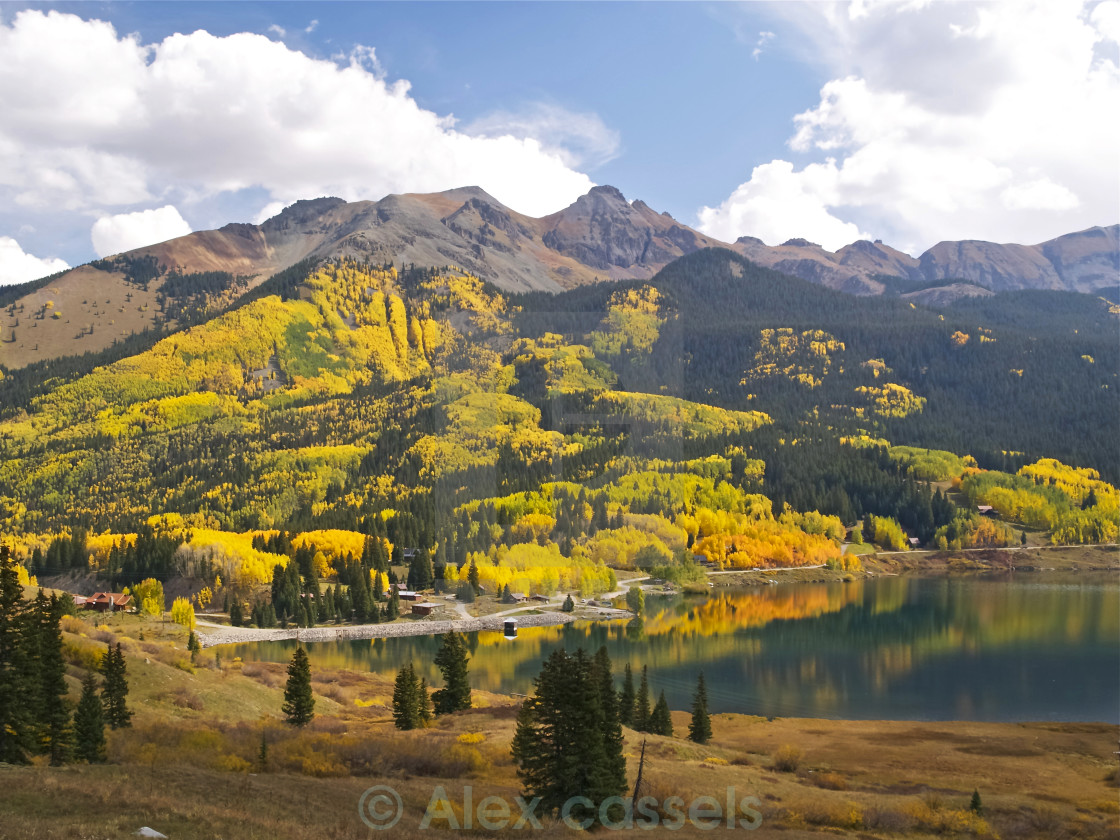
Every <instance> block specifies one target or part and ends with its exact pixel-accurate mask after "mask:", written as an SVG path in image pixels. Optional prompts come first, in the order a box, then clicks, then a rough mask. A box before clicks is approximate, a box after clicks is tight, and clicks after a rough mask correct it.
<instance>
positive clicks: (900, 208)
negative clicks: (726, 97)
mask: <svg viewBox="0 0 1120 840" xmlns="http://www.w3.org/2000/svg"><path fill="white" fill-rule="evenodd" d="M777 8H778V13H779V14H781V15H783V16H784V17H786V18H787V19H790V20H793V22H794V23H796V24H798V25H799V26H800V27H801V29H802V32H803V34H804V35H805V37H806V38H808V39H809V40H810V41H812V42H813V43H814V44H816V45H817V46H818V47H819V49H820V54H821V55H823V56H824V57H825V60H826V61H827V62H828V63H829V65H830V67H831V68H832V69H833V70H834V71H835V72H836V74H837V75H836V76H835V77H834V78H833V79H832V80H831V81H829V82H828V83H827V84H825V85H824V86H823V88H822V89H821V94H820V101H819V103H818V104H817V105H816V106H815V107H814V108H812V109H810V110H808V111H805V112H804V113H801V114H798V115H797V116H796V117H795V118H794V131H793V134H792V136H791V138H790V147H791V149H792V150H793V151H794V152H797V153H800V154H802V155H805V156H807V157H809V158H810V159H811V158H817V160H816V161H813V162H810V163H807V164H804V165H802V166H801V167H800V168H798V167H795V166H793V165H791V164H789V163H786V162H785V161H781V160H775V161H773V162H772V163H770V164H766V165H763V166H759V167H756V168H755V169H754V172H753V174H752V176H751V178H750V180H749V181H747V182H745V183H743V184H742V185H740V186H739V187H738V188H737V189H736V190H735V191H734V192H733V194H732V195H731V196H729V197H728V198H727V199H726V200H725V201H723V202H722V203H720V204H719V205H717V206H716V207H705V208H703V209H702V210H701V211H700V214H699V218H700V224H701V229H702V230H704V231H705V232H706V233H711V234H712V235H715V236H720V237H722V238H724V239H728V238H732V239H733V238H734V237H735V236H739V235H743V234H748V235H754V236H759V237H760V238H762V239H764V240H766V241H768V242H771V241H772V240H775V239H776V240H781V239H785V238H789V237H793V236H801V237H805V238H807V239H811V240H813V241H819V242H821V243H822V244H825V243H826V242H833V243H836V240H837V237H838V236H839V235H841V234H843V233H844V232H845V231H850V230H852V229H853V227H855V226H858V227H859V228H861V229H865V230H867V231H868V232H869V234H870V235H873V236H875V237H877V238H882V239H884V240H886V241H888V242H890V243H892V244H895V245H896V246H898V247H901V248H904V249H906V250H909V251H911V252H913V253H917V252H920V251H922V250H924V249H925V248H927V247H929V246H930V245H933V244H934V243H935V242H937V241H939V240H943V239H989V240H994V241H1000V242H1023V243H1034V242H1039V241H1043V240H1045V239H1049V238H1052V237H1054V236H1057V235H1060V234H1062V233H1067V232H1070V231H1073V230H1079V229H1082V228H1086V227H1090V226H1092V225H1098V224H1114V223H1116V222H1117V220H1118V219H1120V201H1118V191H1117V183H1118V181H1120V151H1118V150H1120V107H1118V103H1120V69H1118V66H1117V54H1116V37H1117V35H1116V32H1117V20H1118V12H1117V9H1118V8H1120V4H1117V3H1116V0H1106V2H1102V3H1093V2H1084V3H1082V2H1065V3H1054V2H1047V0H1022V2H1007V1H1006V0H1005V1H1004V2H993V3H927V2H906V1H905V0H902V1H901V2H894V0H884V2H871V1H870V0H865V2H855V3H850V4H847V5H846V6H845V5H840V6H833V5H827V6H817V5H801V4H797V5H796V6H795V5H794V4H779V5H778V7H777ZM821 167H823V169H824V170H825V171H826V172H827V174H828V176H829V177H822V175H821V172H820V171H818V170H819V169H820V168H821ZM795 208H796V209H795ZM840 244H842V243H840Z"/></svg>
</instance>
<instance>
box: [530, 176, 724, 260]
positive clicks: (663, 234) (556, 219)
mask: <svg viewBox="0 0 1120 840" xmlns="http://www.w3.org/2000/svg"><path fill="white" fill-rule="evenodd" d="M540 221H541V223H542V224H543V226H544V227H545V232H544V235H543V236H542V240H541V241H542V242H543V243H544V244H545V245H546V246H548V247H549V248H551V249H552V250H553V251H556V252H558V253H560V254H563V255H565V256H568V257H571V258H573V259H575V260H577V261H578V262H580V263H582V264H584V265H587V266H590V267H592V268H595V269H598V270H600V271H603V272H605V273H606V274H607V275H608V276H609V277H611V278H614V279H621V278H627V277H649V276H651V275H653V274H654V273H656V272H657V270H659V269H660V268H662V267H663V266H665V265H666V264H668V263H670V262H672V261H673V260H675V259H676V258H677V257H682V256H684V255H685V254H691V253H692V252H693V251H698V250H700V249H701V248H709V247H713V246H721V245H723V243H722V242H719V241H717V240H715V239H709V238H708V237H706V236H704V235H702V234H700V233H697V232H696V231H694V230H692V228H689V227H685V226H684V225H681V224H679V223H677V222H676V221H674V220H673V218H672V217H671V216H666V215H665V214H662V213H657V212H655V211H654V210H652V209H651V208H650V207H649V206H648V205H646V204H645V203H644V202H642V201H635V202H634V203H633V204H630V203H629V202H627V200H626V198H625V196H623V194H622V193H621V192H619V191H618V190H617V189H615V188H614V187H595V188H593V189H592V190H591V192H589V193H588V194H587V195H585V196H582V197H581V198H578V199H576V202H575V203H574V204H572V205H571V206H570V207H567V208H565V209H563V210H561V211H560V212H559V213H554V214H553V215H551V216H545V217H544V218H543V219H541V220H540Z"/></svg>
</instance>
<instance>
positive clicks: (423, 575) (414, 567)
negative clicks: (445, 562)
mask: <svg viewBox="0 0 1120 840" xmlns="http://www.w3.org/2000/svg"><path fill="white" fill-rule="evenodd" d="M434 579H435V573H434V572H433V571H432V558H431V557H429V556H428V552H427V551H417V552H416V553H415V554H414V555H413V557H412V561H411V562H410V563H409V565H408V588H409V589H412V590H413V591H415V592H419V591H420V590H422V589H431V588H432V583H433V582H434Z"/></svg>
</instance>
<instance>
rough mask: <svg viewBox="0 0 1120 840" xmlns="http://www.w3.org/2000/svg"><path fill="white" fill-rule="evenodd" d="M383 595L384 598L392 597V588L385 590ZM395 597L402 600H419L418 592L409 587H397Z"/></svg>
mask: <svg viewBox="0 0 1120 840" xmlns="http://www.w3.org/2000/svg"><path fill="white" fill-rule="evenodd" d="M385 597H386V598H392V597H393V590H392V589H387V590H386V591H385ZM397 597H398V598H400V599H401V600H402V601H419V600H420V593H419V592H413V591H412V590H410V589H398V590H397Z"/></svg>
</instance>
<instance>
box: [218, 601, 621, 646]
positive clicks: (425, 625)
mask: <svg viewBox="0 0 1120 840" xmlns="http://www.w3.org/2000/svg"><path fill="white" fill-rule="evenodd" d="M627 618H633V615H632V614H631V613H629V612H627V611H626V610H616V609H598V610H586V609H584V610H580V611H578V612H574V613H565V612H547V613H536V614H532V615H508V614H502V615H490V616H482V617H480V618H469V619H468V618H457V619H449V620H448V619H444V620H426V619H417V620H415V621H408V622H401V623H393V624H344V625H339V626H337V627H288V628H286V629H279V628H276V629H271V630H261V629H259V628H256V627H227V626H225V625H221V624H211V623H209V622H201V621H200V622H199V627H198V629H199V633H198V640H199V642H200V643H201V644H202V646H203V647H215V646H218V645H233V644H245V643H250V642H278V641H284V640H287V639H298V640H299V641H301V642H334V641H350V640H354V639H391V638H397V637H400V636H436V635H440V634H442V633H446V632H447V631H449V630H455V631H458V632H460V633H473V632H475V631H478V630H501V629H502V626H503V624H504V622H506V621H507V620H509V619H516V621H517V626H518V627H549V626H552V625H556V624H570V623H571V622H573V621H612V620H617V619H627Z"/></svg>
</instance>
